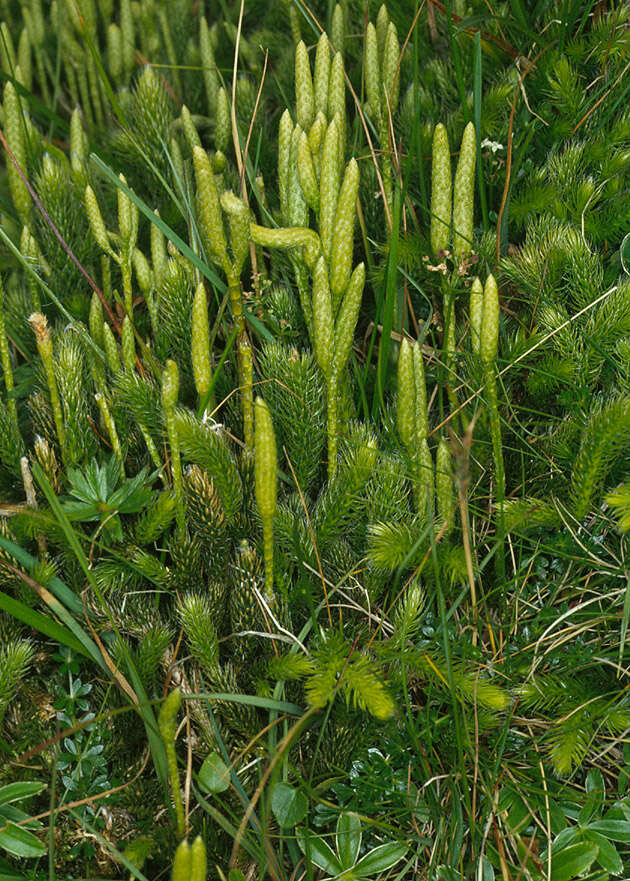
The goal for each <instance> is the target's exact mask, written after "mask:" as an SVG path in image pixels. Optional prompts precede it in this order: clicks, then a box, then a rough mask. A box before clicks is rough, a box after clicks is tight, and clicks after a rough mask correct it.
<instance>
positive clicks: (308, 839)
mask: <svg viewBox="0 0 630 881" xmlns="http://www.w3.org/2000/svg"><path fill="white" fill-rule="evenodd" d="M296 838H297V843H298V844H299V845H300V850H301V851H302V853H303V854H304V856H305V857H306V859H307V860H310V861H311V862H312V863H315V865H316V866H319V868H320V869H323V870H324V871H325V872H328V873H329V874H330V875H339V874H340V873H341V872H343V867H342V865H341V863H340V862H339V860H338V859H337V857H336V856H335V854H334V853H333V851H332V849H331V848H330V847H329V845H328V844H326V842H325V841H324V839H323V838H320V837H319V835H313V833H312V832H311V831H310V830H309V829H304V828H302V829H297V830H296Z"/></svg>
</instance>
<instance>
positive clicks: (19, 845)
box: [0, 822, 46, 859]
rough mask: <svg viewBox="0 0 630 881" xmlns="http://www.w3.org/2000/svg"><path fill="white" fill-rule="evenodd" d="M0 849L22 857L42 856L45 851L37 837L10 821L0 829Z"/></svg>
mask: <svg viewBox="0 0 630 881" xmlns="http://www.w3.org/2000/svg"><path fill="white" fill-rule="evenodd" d="M0 849H4V850H6V851H7V852H8V853H10V854H13V856H15V857H21V858H22V859H25V858H29V857H42V856H44V854H45V853H46V848H45V847H44V845H43V844H42V843H41V841H40V840H39V838H36V837H35V836H34V835H33V833H32V832H29V831H28V829H24V827H23V826H16V825H15V823H10V822H9V823H7V824H6V826H4V827H3V828H2V829H0Z"/></svg>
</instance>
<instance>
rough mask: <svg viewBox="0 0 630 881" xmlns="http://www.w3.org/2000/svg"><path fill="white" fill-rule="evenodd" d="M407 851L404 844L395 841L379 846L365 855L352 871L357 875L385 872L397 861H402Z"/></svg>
mask: <svg viewBox="0 0 630 881" xmlns="http://www.w3.org/2000/svg"><path fill="white" fill-rule="evenodd" d="M408 849H409V848H408V847H407V845H406V844H398V843H397V842H395V841H389V842H388V843H387V844H381V845H379V847H375V848H374V849H373V850H371V851H369V853H366V855H365V856H364V857H362V858H361V859H360V860H359V862H358V863H357V864H356V866H355V867H354V871H355V872H356V874H357V875H374V874H376V873H377V872H385V871H386V870H387V869H391V867H392V866H395V865H396V863H397V862H398V861H399V860H402V858H403V857H404V855H405V854H406V853H407V851H408Z"/></svg>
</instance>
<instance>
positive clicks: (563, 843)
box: [551, 826, 581, 853]
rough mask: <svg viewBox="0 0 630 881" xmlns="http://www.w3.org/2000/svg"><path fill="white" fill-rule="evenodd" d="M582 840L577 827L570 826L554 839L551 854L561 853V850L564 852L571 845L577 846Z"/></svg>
mask: <svg viewBox="0 0 630 881" xmlns="http://www.w3.org/2000/svg"><path fill="white" fill-rule="evenodd" d="M580 840H581V837H580V830H579V829H578V828H577V826H568V827H567V828H566V829H563V830H562V832H560V833H559V834H558V835H557V836H556V837H555V838H554V840H553V844H552V845H551V852H552V853H560V851H561V850H564V849H565V848H566V847H568V846H569V845H570V844H576V842H578V841H580Z"/></svg>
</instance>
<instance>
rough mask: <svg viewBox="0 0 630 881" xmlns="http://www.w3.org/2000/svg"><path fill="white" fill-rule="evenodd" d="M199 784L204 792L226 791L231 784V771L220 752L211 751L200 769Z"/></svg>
mask: <svg viewBox="0 0 630 881" xmlns="http://www.w3.org/2000/svg"><path fill="white" fill-rule="evenodd" d="M199 785H200V786H201V788H202V789H203V791H204V792H225V790H226V789H227V788H228V786H229V785H230V771H229V769H228V767H227V765H226V764H225V762H224V761H223V759H222V758H221V756H220V755H219V754H218V753H210V755H209V756H206V758H205V759H204V761H203V765H202V766H201V768H200V769H199Z"/></svg>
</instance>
